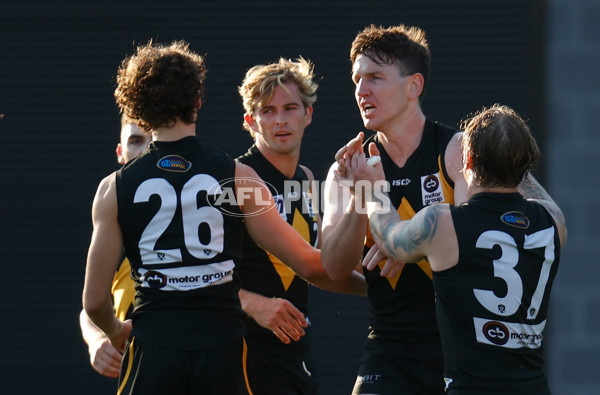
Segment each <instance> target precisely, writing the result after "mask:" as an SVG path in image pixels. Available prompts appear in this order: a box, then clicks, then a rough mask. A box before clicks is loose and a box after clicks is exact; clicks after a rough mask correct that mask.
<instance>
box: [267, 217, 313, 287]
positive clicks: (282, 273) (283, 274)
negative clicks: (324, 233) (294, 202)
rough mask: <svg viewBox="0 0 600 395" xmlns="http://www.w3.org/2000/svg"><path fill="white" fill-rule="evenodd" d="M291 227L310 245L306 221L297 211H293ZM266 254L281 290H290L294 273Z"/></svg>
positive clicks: (273, 256)
mask: <svg viewBox="0 0 600 395" xmlns="http://www.w3.org/2000/svg"><path fill="white" fill-rule="evenodd" d="M292 227H293V228H294V229H296V231H297V232H298V233H300V236H302V238H303V239H304V240H306V241H307V243H310V230H309V227H308V224H307V223H306V220H305V219H304V217H303V216H302V214H300V211H298V209H295V210H294V217H293V220H292ZM266 252H267V255H268V256H269V259H270V260H271V262H272V263H273V267H274V268H275V271H277V274H279V277H280V278H281V282H282V284H283V289H285V290H286V291H287V290H288V289H289V288H290V285H291V284H292V281H294V277H296V273H294V271H293V270H292V269H290V268H289V267H288V266H287V265H285V264H284V263H283V262H281V261H280V260H279V259H278V258H277V257H276V256H275V255H273V254H271V253H270V252H269V251H266Z"/></svg>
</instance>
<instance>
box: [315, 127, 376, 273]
mask: <svg viewBox="0 0 600 395" xmlns="http://www.w3.org/2000/svg"><path fill="white" fill-rule="evenodd" d="M363 137H364V135H363V133H362V132H361V133H359V134H358V135H357V136H356V137H355V138H353V139H352V140H350V141H349V142H348V143H347V144H346V145H344V146H343V147H342V148H340V149H339V150H338V152H337V153H336V155H335V160H336V162H335V163H333V165H332V166H331V168H330V169H329V173H328V174H327V179H326V181H325V191H324V198H325V207H324V210H323V211H324V213H323V246H322V250H321V253H322V259H323V266H324V267H325V270H326V271H327V274H329V276H330V277H331V278H334V279H341V278H345V277H347V276H349V275H351V274H352V273H353V272H354V270H355V268H356V267H357V266H358V267H360V262H361V259H362V256H363V250H364V241H365V235H366V233H367V226H368V218H367V216H366V214H365V212H360V211H357V210H356V207H355V204H356V200H355V197H354V195H353V194H352V193H351V191H350V189H348V188H347V187H346V186H344V184H348V183H349V182H350V183H351V180H349V179H348V178H347V175H346V169H345V164H346V161H347V159H348V158H349V157H351V156H352V155H353V154H355V153H358V152H362V151H363V149H362V142H363Z"/></svg>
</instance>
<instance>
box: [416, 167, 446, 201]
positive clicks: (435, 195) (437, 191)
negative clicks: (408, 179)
mask: <svg viewBox="0 0 600 395" xmlns="http://www.w3.org/2000/svg"><path fill="white" fill-rule="evenodd" d="M421 196H422V197H423V206H429V205H431V204H434V203H441V202H443V201H444V200H446V199H445V197H444V191H443V190H442V183H441V182H440V176H439V173H435V174H430V175H427V176H421Z"/></svg>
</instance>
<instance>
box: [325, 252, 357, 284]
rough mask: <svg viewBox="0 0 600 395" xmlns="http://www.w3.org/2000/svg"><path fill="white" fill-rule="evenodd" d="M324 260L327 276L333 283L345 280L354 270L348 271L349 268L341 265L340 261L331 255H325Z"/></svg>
mask: <svg viewBox="0 0 600 395" xmlns="http://www.w3.org/2000/svg"><path fill="white" fill-rule="evenodd" d="M322 259H323V260H322V262H323V268H324V272H325V275H326V276H327V277H329V278H330V279H331V280H333V281H339V280H344V279H345V278H347V277H348V276H349V275H350V274H351V273H352V271H353V270H354V269H353V268H352V269H351V270H350V271H348V270H347V268H345V267H343V266H341V265H339V264H338V262H339V259H336V257H335V256H331V254H326V255H324V256H323V257H322Z"/></svg>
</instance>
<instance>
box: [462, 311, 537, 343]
mask: <svg viewBox="0 0 600 395" xmlns="http://www.w3.org/2000/svg"><path fill="white" fill-rule="evenodd" d="M473 324H474V327H475V336H476V338H477V342H479V343H484V344H490V345H495V346H499V347H503V348H512V349H517V348H539V347H541V345H542V339H543V334H542V332H543V330H544V327H545V326H546V321H545V320H544V321H542V322H541V323H539V324H535V325H529V324H524V323H521V322H507V321H497V320H489V319H485V318H478V317H473Z"/></svg>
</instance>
